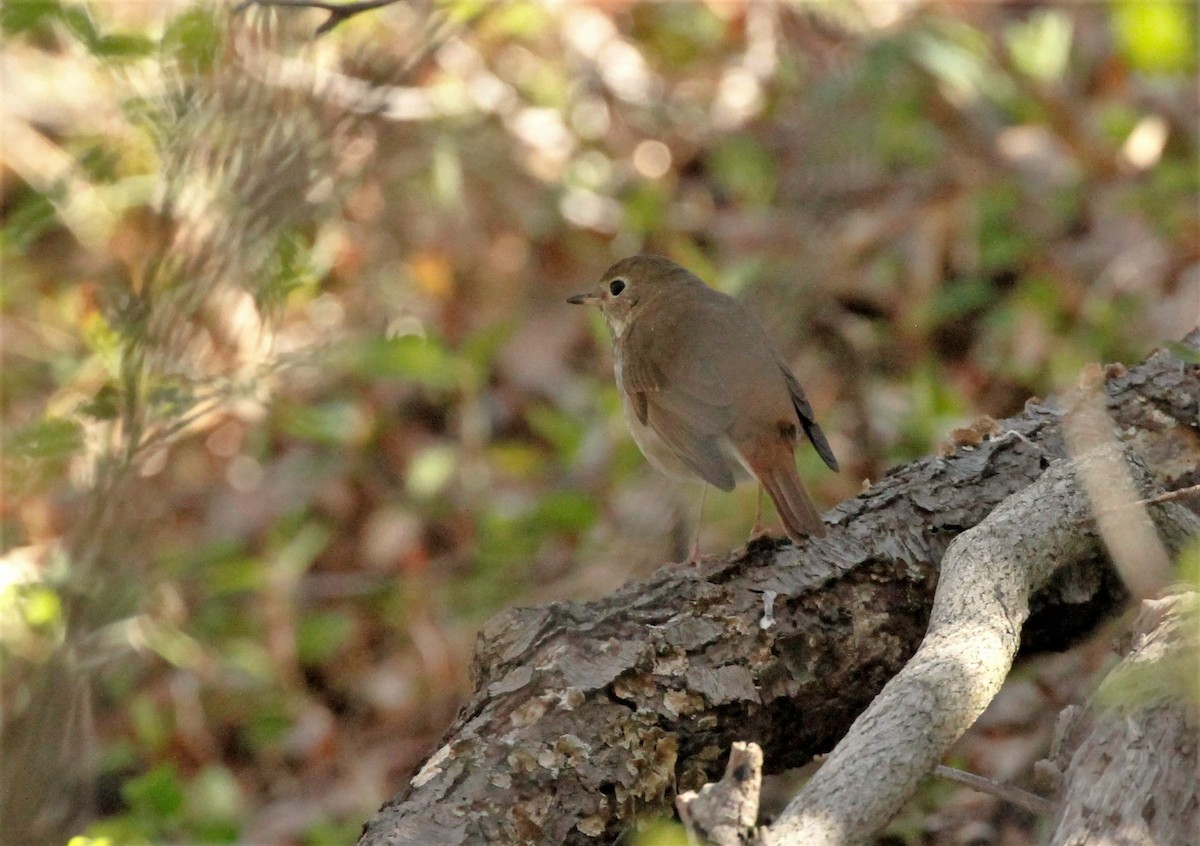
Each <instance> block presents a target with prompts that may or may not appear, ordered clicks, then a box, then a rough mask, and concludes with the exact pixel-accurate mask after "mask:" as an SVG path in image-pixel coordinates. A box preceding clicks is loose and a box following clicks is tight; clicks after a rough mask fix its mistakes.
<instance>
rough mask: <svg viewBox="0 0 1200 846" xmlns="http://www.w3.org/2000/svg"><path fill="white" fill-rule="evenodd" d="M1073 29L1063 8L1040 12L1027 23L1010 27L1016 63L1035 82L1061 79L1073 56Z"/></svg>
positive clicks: (1007, 37) (1022, 22)
mask: <svg viewBox="0 0 1200 846" xmlns="http://www.w3.org/2000/svg"><path fill="white" fill-rule="evenodd" d="M1072 37H1073V27H1072V24H1071V18H1070V17H1069V16H1068V14H1067V13H1066V12H1065V11H1064V10H1062V9H1040V10H1036V11H1034V12H1033V13H1032V14H1031V15H1030V16H1029V19H1028V20H1025V21H1019V22H1016V23H1013V24H1011V25H1010V26H1009V28H1008V31H1007V32H1006V40H1007V41H1008V49H1009V51H1010V52H1011V53H1012V57H1013V63H1014V64H1015V65H1016V66H1017V67H1018V68H1020V69H1021V70H1022V71H1023V72H1024V73H1026V74H1027V75H1028V76H1031V77H1033V78H1034V79H1039V80H1043V81H1046V82H1053V81H1057V80H1060V79H1062V77H1063V74H1065V73H1066V70H1067V62H1068V61H1069V59H1070V57H1071V42H1072Z"/></svg>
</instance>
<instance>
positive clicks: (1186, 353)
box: [1166, 341, 1200, 364]
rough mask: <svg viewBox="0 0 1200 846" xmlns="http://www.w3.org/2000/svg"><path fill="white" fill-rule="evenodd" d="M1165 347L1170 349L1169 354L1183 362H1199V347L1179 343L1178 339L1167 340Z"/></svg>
mask: <svg viewBox="0 0 1200 846" xmlns="http://www.w3.org/2000/svg"><path fill="white" fill-rule="evenodd" d="M1166 347H1167V349H1168V350H1170V351H1171V355H1173V356H1175V357H1176V358H1177V359H1179V360H1180V361H1182V362H1183V363H1184V364H1200V349H1196V348H1195V347H1190V346H1188V345H1187V344H1181V343H1179V342H1178V341H1167V344H1166Z"/></svg>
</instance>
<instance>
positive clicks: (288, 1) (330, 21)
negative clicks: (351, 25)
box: [233, 0, 400, 35]
mask: <svg viewBox="0 0 1200 846" xmlns="http://www.w3.org/2000/svg"><path fill="white" fill-rule="evenodd" d="M399 2H400V0H356V2H352V3H330V2H326V0H242V2H241V3H238V4H237V5H236V6H234V7H233V11H234V14H237V13H239V12H244V11H245V10H246V9H248V8H250V7H251V6H279V7H286V8H291V9H320V10H321V11H323V12H328V13H329V17H327V18H326V19H325V23H323V24H321V25H320V26H319V27H317V29H316V31H315V32H314V33H313V35H324V34H325V33H327V32H329V30H331V29H333V28H334V27H335V26H337V25H338V24H340V23H342V22H343V21H345V20H348V19H350V18H352V17H354V16H355V15H358V14H361V13H363V12H369V11H371V10H373V9H381V8H383V7H384V6H391V5H393V4H395V3H399Z"/></svg>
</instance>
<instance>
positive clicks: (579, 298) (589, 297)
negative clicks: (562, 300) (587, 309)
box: [567, 294, 600, 305]
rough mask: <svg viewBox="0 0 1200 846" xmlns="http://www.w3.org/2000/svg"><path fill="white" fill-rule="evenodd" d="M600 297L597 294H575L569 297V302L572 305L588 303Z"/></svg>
mask: <svg viewBox="0 0 1200 846" xmlns="http://www.w3.org/2000/svg"><path fill="white" fill-rule="evenodd" d="M598 299H600V298H599V297H597V296H596V295H595V294H575V295H574V296H573V297H567V302H569V303H570V304H571V305H588V304H589V303H594V302H596V300H598Z"/></svg>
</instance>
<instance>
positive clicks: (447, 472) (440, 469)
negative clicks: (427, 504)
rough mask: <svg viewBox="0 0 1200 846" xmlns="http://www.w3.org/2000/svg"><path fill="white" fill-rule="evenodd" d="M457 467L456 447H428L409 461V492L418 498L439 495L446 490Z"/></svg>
mask: <svg viewBox="0 0 1200 846" xmlns="http://www.w3.org/2000/svg"><path fill="white" fill-rule="evenodd" d="M457 469H458V451H457V450H456V449H455V448H454V447H451V446H443V445H438V446H431V447H427V448H425V449H423V450H421V451H420V452H418V453H417V454H416V455H414V456H413V458H412V461H410V462H409V465H408V485H407V487H408V492H409V493H410V494H412V495H413V496H415V497H417V498H418V499H430V498H431V497H435V496H438V495H439V494H441V493H442V492H443V491H445V490H446V486H447V485H449V484H450V482H451V481H452V480H453V478H454V474H455V472H456V470H457Z"/></svg>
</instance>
